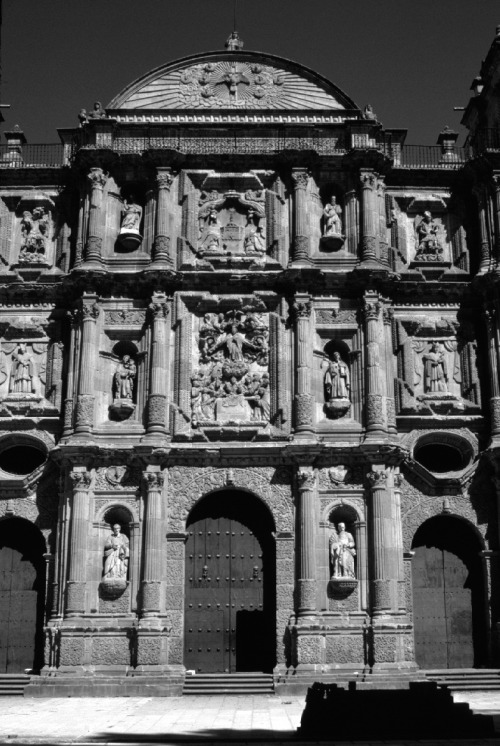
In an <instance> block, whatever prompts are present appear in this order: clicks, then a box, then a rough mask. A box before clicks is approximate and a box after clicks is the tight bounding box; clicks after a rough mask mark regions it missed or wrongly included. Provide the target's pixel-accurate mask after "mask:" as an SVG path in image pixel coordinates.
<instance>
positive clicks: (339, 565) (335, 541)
mask: <svg viewBox="0 0 500 746" xmlns="http://www.w3.org/2000/svg"><path fill="white" fill-rule="evenodd" d="M355 556H356V549H355V544H354V538H353V536H352V534H350V533H349V532H348V531H346V530H345V523H339V524H338V526H337V531H335V530H333V531H332V533H331V535H330V560H331V563H332V577H333V578H355V577H356V573H355V570H354V557H355Z"/></svg>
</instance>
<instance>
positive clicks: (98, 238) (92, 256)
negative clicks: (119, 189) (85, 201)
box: [81, 168, 108, 269]
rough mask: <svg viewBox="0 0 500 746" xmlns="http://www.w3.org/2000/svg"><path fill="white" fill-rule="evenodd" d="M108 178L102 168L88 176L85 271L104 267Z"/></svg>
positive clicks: (92, 171)
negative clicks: (88, 195) (103, 214)
mask: <svg viewBox="0 0 500 746" xmlns="http://www.w3.org/2000/svg"><path fill="white" fill-rule="evenodd" d="M107 179H108V177H107V175H106V174H105V173H104V171H103V170H102V168H91V169H90V173H89V174H88V180H89V182H90V200H89V231H88V237H87V243H86V245H85V262H84V264H83V265H81V266H82V267H83V268H85V269H93V268H99V269H101V266H102V225H103V219H102V201H103V200H102V196H103V191H104V187H105V185H106V181H107Z"/></svg>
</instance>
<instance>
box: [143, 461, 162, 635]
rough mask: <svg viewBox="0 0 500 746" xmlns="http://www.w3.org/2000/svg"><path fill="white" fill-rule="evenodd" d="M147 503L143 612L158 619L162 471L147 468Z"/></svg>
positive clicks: (144, 616) (149, 617)
mask: <svg viewBox="0 0 500 746" xmlns="http://www.w3.org/2000/svg"><path fill="white" fill-rule="evenodd" d="M144 482H145V485H146V506H145V510H144V548H143V573H142V586H141V616H142V618H143V619H150V620H151V621H153V620H156V618H157V617H158V616H159V614H160V603H161V602H160V599H161V579H162V567H163V552H162V544H163V541H164V537H163V530H162V527H163V521H162V491H163V484H164V475H163V473H162V472H159V471H146V472H144Z"/></svg>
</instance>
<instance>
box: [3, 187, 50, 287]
mask: <svg viewBox="0 0 500 746" xmlns="http://www.w3.org/2000/svg"><path fill="white" fill-rule="evenodd" d="M54 210H55V203H54V201H53V199H52V198H51V197H50V196H49V195H47V194H45V193H43V192H38V191H33V192H30V193H28V194H25V195H23V197H21V199H20V201H19V203H18V205H17V207H16V229H15V232H16V244H17V246H18V247H19V248H18V252H17V261H16V263H15V264H14V265H13V268H15V269H16V271H18V272H20V273H21V274H22V275H23V277H24V276H25V277H26V278H27V279H28V278H32V279H35V278H36V276H37V275H38V274H40V272H41V271H44V270H48V269H50V268H51V267H52V266H53V264H54V260H55V243H54V237H55V227H54Z"/></svg>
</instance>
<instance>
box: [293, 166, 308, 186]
mask: <svg viewBox="0 0 500 746" xmlns="http://www.w3.org/2000/svg"><path fill="white" fill-rule="evenodd" d="M292 181H293V183H294V186H295V189H307V185H308V184H309V173H308V171H307V169H306V168H294V169H293V170H292Z"/></svg>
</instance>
